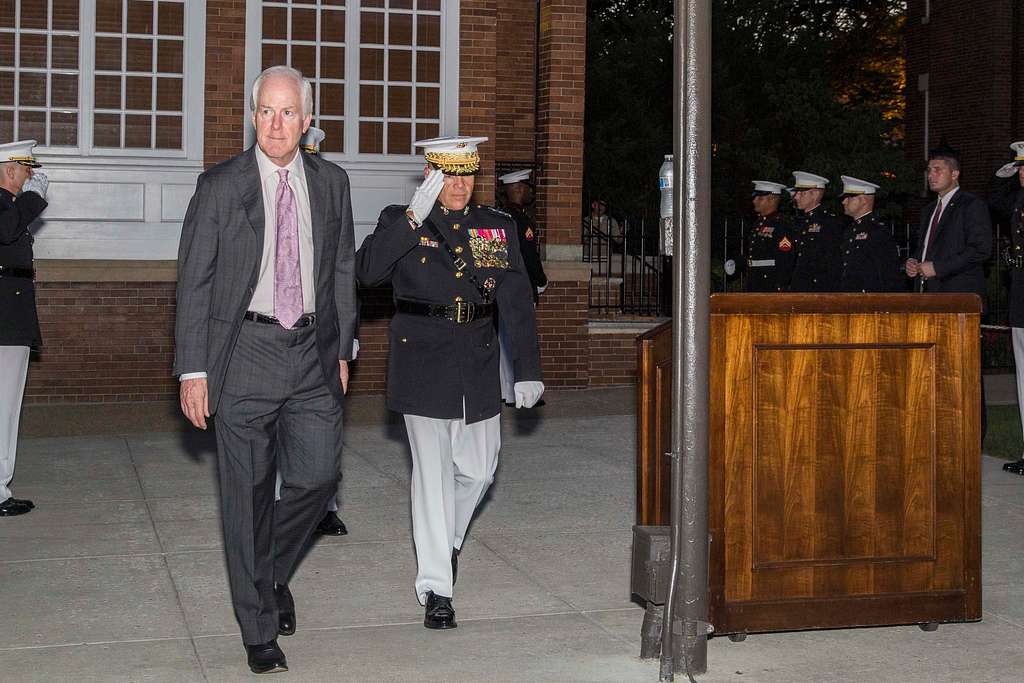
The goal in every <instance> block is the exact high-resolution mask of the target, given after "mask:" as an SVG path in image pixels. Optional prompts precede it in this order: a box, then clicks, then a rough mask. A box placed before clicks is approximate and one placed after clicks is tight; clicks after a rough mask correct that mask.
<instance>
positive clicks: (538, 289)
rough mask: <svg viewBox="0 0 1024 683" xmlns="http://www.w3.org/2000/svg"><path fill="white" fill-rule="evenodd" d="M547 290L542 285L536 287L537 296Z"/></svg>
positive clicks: (545, 286)
mask: <svg viewBox="0 0 1024 683" xmlns="http://www.w3.org/2000/svg"><path fill="white" fill-rule="evenodd" d="M547 288H548V286H547V285H542V286H540V287H538V288H537V294H543V293H544V290H545V289H547Z"/></svg>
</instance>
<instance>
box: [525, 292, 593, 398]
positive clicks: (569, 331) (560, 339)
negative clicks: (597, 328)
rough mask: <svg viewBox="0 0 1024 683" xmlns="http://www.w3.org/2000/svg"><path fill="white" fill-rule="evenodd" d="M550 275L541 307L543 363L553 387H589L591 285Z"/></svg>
mask: <svg viewBox="0 0 1024 683" xmlns="http://www.w3.org/2000/svg"><path fill="white" fill-rule="evenodd" d="M557 277H558V276H557V274H554V273H552V274H550V275H549V280H548V282H549V284H548V288H547V289H546V290H545V291H544V294H543V295H542V296H541V297H540V302H539V303H538V305H537V327H538V329H539V331H540V360H541V367H543V368H544V384H545V385H546V386H549V387H564V388H582V387H586V386H587V283H586V282H580V281H578V280H559V279H557Z"/></svg>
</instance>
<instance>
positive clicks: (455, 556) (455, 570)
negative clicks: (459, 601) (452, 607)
mask: <svg viewBox="0 0 1024 683" xmlns="http://www.w3.org/2000/svg"><path fill="white" fill-rule="evenodd" d="M458 580H459V549H458V548H452V585H453V586H454V585H455V582H456V581H458Z"/></svg>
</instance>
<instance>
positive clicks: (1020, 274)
mask: <svg viewBox="0 0 1024 683" xmlns="http://www.w3.org/2000/svg"><path fill="white" fill-rule="evenodd" d="M1016 182H1017V181H1016V178H1015V179H1014V183H1016ZM1006 199H1007V202H1006V207H1005V211H1006V213H1008V214H1009V219H1010V240H1011V247H1010V255H1011V256H1013V257H1014V259H1013V261H1014V264H1013V265H1011V266H1010V302H1009V303H1010V313H1009V325H1010V327H1024V268H1022V267H1021V266H1022V265H1024V259H1022V258H1021V257H1024V187H1020V186H1018V187H1017V189H1016V191H1014V192H1013V193H1012V194H1011V195H1010V196H1008V197H1007V198H1006ZM1000 208H1001V207H1000Z"/></svg>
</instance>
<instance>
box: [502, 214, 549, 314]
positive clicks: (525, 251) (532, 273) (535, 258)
mask: <svg viewBox="0 0 1024 683" xmlns="http://www.w3.org/2000/svg"><path fill="white" fill-rule="evenodd" d="M508 213H509V215H510V216H512V219H513V220H515V222H516V230H517V234H518V236H519V251H520V252H521V253H522V255H523V265H525V266H526V274H527V275H528V276H529V277H530V284H531V285H533V300H534V301H536V300H537V287H545V286H547V284H548V276H547V275H546V274H545V273H544V266H543V265H542V264H541V261H540V252H539V251H538V250H537V239H538V237H539V235H538V234H537V225H536V224H535V223H534V221H533V219H532V218H530V214H528V213H526V212H525V211H524V210H523V209H521V208H519V207H517V206H509V207H508Z"/></svg>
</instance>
